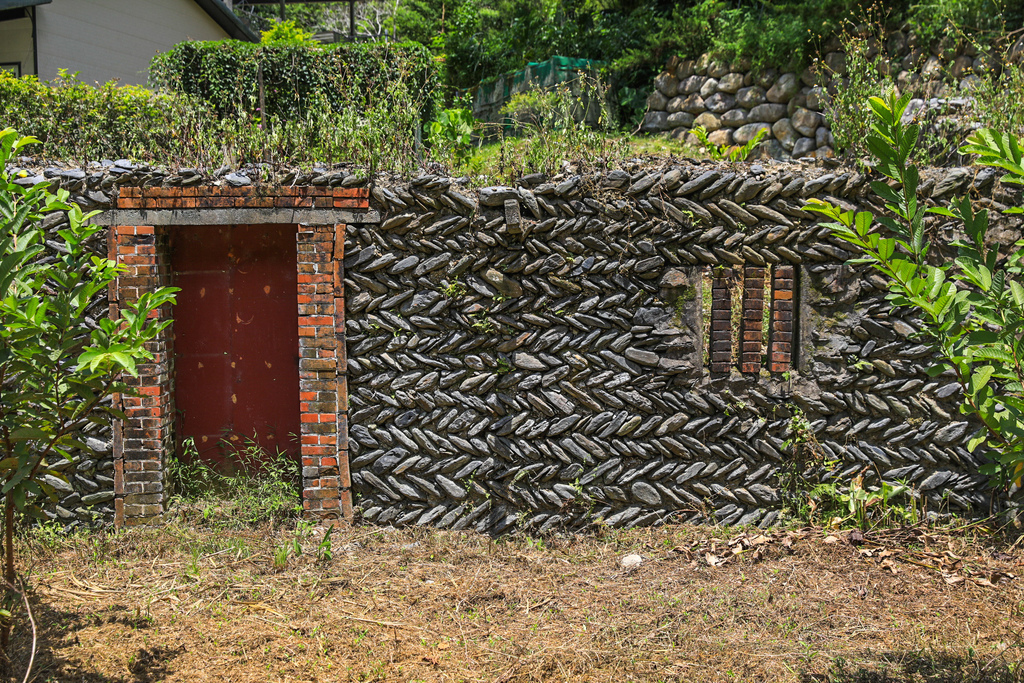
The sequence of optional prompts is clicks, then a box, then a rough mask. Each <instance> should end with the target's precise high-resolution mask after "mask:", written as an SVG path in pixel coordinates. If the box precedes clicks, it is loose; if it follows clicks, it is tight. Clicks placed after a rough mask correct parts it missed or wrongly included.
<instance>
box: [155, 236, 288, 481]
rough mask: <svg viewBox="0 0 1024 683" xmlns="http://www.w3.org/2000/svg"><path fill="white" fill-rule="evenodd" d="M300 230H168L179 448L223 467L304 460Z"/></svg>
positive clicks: (225, 468) (227, 468) (232, 467)
mask: <svg viewBox="0 0 1024 683" xmlns="http://www.w3.org/2000/svg"><path fill="white" fill-rule="evenodd" d="M295 234H296V228H295V226H279V225H230V226H229V225H219V226H190V227H182V228H175V229H174V230H172V231H171V249H170V251H171V268H172V271H173V274H174V284H175V286H177V287H180V288H181V292H180V293H179V294H178V303H177V305H176V306H175V307H174V355H175V363H174V374H175V404H176V409H177V411H178V428H177V430H176V431H177V441H178V444H179V453H180V452H181V449H180V444H181V443H182V441H183V440H184V439H186V438H192V439H193V440H194V441H195V445H196V448H197V449H198V451H199V455H200V457H201V458H202V459H203V460H204V461H205V462H208V463H210V464H214V465H216V466H218V467H220V468H222V469H224V470H228V471H230V470H232V469H234V468H235V466H236V463H237V459H236V458H235V457H234V456H235V454H237V452H238V451H239V450H241V449H248V448H250V447H251V446H252V445H257V446H259V447H260V448H262V449H263V451H264V452H265V453H268V454H274V453H277V452H279V451H283V452H287V453H289V454H290V455H291V456H292V457H294V458H296V459H297V458H298V454H299V442H298V438H299V437H298V435H299V428H300V426H299V362H298V356H299V337H298V305H297V301H296V288H297V279H298V278H297V273H296V246H295Z"/></svg>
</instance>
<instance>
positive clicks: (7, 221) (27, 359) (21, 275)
mask: <svg viewBox="0 0 1024 683" xmlns="http://www.w3.org/2000/svg"><path fill="white" fill-rule="evenodd" d="M33 142H36V140H35V138H31V137H19V135H18V133H17V132H16V131H14V130H13V129H10V128H7V129H4V130H0V482H2V486H0V493H2V495H3V515H4V570H3V579H4V583H5V584H6V586H5V587H6V589H7V590H6V594H5V600H4V601H3V604H2V606H0V650H2V652H0V656H2V657H3V658H4V659H7V657H6V654H7V646H8V642H9V636H10V630H11V618H12V614H13V611H14V608H15V599H16V597H17V595H16V593H15V590H14V586H15V582H16V581H17V575H16V573H15V557H14V524H15V522H16V519H17V518H18V517H19V516H22V515H25V516H34V517H42V516H43V515H42V511H41V510H40V508H39V507H38V505H37V502H38V501H39V500H40V499H41V498H43V497H47V496H50V497H52V496H53V495H54V489H53V487H52V486H50V485H49V484H48V483H46V480H45V479H44V477H55V478H57V479H60V480H64V475H63V474H61V473H60V472H59V471H57V470H54V469H53V466H54V465H56V464H58V463H60V462H62V461H65V460H68V459H70V458H71V457H72V456H71V452H72V451H73V450H75V449H82V450H85V449H86V446H85V444H83V443H82V442H81V441H80V440H79V437H78V434H79V432H80V430H81V429H82V428H83V427H84V426H85V425H86V424H88V423H89V422H93V421H96V420H100V419H103V418H104V417H106V418H108V419H109V417H118V416H119V415H120V414H119V413H118V411H117V410H116V409H114V408H113V407H111V405H110V402H109V401H108V399H109V398H110V396H111V394H113V393H121V394H129V395H131V394H133V393H134V391H133V389H132V388H131V387H130V386H129V385H128V384H126V383H125V382H124V381H122V379H121V376H122V374H128V375H133V376H136V375H137V370H136V363H137V362H139V361H140V360H144V359H148V358H151V354H150V352H149V351H148V350H147V349H146V347H145V345H146V343H147V342H148V341H150V340H152V339H153V338H155V337H156V335H157V334H158V333H159V332H160V331H161V330H162V329H164V327H166V326H167V325H168V324H169V321H167V320H163V321H161V320H156V319H150V317H149V315H150V313H151V312H153V311H154V310H156V309H157V308H159V307H160V306H163V305H165V304H169V303H173V301H174V294H173V293H174V291H176V290H173V289H169V288H164V289H160V290H157V291H153V292H147V293H144V294H142V295H141V296H140V297H139V299H138V301H137V302H136V303H134V304H126V305H124V306H123V307H122V309H121V314H120V318H119V319H117V320H112V319H108V318H102V319H100V320H98V321H97V323H96V325H95V326H93V325H90V324H89V323H88V322H87V321H86V310H87V309H88V307H89V306H90V304H91V303H92V302H93V300H94V297H96V296H97V295H100V294H101V293H102V292H103V291H104V290H105V289H106V288H107V286H108V285H109V284H110V283H111V282H112V281H113V280H114V278H115V277H116V276H117V275H118V273H119V272H121V270H122V269H121V268H119V267H118V266H117V265H116V264H115V263H113V262H112V261H108V260H107V259H106V258H101V257H99V256H97V255H96V254H95V252H94V249H95V240H94V238H95V237H96V236H97V233H98V232H99V231H100V230H101V228H100V227H99V226H95V225H88V224H87V223H86V221H87V219H88V218H89V217H90V216H92V215H93V214H83V213H82V210H81V209H80V208H79V207H78V206H76V205H74V204H69V203H68V202H67V198H68V193H67V192H66V191H65V190H59V191H57V192H56V193H54V192H51V191H50V190H49V188H48V185H47V184H46V183H41V184H38V185H35V186H34V187H23V186H21V185H18V184H16V183H15V182H14V180H15V179H14V178H12V177H10V175H9V174H8V172H7V170H6V168H7V163H8V161H9V160H10V159H11V158H13V157H14V156H16V155H17V154H18V151H19V150H21V149H22V148H23V147H25V146H26V145H28V144H31V143H33ZM61 213H62V214H65V216H66V223H65V222H64V220H63V219H61V221H60V222H59V223H58V224H61V223H63V227H60V228H59V229H58V230H57V231H56V234H47V233H46V232H45V231H44V230H43V228H42V225H41V222H42V219H43V217H44V216H51V215H54V214H61ZM54 242H56V248H55V253H54V252H47V253H46V255H45V258H44V250H45V248H46V244H47V243H50V244H53V243H54ZM51 481H52V479H51ZM8 661H9V659H8Z"/></svg>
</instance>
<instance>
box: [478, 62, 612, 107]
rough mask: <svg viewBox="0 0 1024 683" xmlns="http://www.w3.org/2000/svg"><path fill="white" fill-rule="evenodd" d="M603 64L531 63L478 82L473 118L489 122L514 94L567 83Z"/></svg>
mask: <svg viewBox="0 0 1024 683" xmlns="http://www.w3.org/2000/svg"><path fill="white" fill-rule="evenodd" d="M602 64H603V62H599V61H596V60H593V59H579V58H577V57H552V58H550V59H547V60H545V61H543V62H530V63H529V64H527V65H526V68H524V69H520V70H519V71H516V72H514V73H508V74H502V75H501V76H498V77H497V78H495V79H492V80H488V81H484V82H481V83H480V85H478V86H477V87H476V88H475V92H474V93H473V115H474V116H476V117H477V118H478V119H483V120H489V119H491V118H492V116H493V115H495V114H496V113H497V112H498V111H499V110H500V109H501V107H502V106H503V105H504V104H505V102H506V101H508V99H509V98H510V97H511V96H512V95H515V94H516V93H521V92H525V91H527V90H531V89H534V88H549V87H551V86H553V85H557V84H558V83H564V82H565V81H570V80H572V79H574V78H576V77H577V75H578V74H579V72H581V71H596V70H597V69H598V68H600V67H601V65H602Z"/></svg>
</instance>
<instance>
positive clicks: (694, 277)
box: [22, 163, 1020, 533]
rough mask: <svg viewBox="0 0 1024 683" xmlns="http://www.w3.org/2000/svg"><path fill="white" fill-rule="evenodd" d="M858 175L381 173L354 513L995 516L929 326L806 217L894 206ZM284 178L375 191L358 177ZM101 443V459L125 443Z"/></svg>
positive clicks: (1002, 196)
mask: <svg viewBox="0 0 1024 683" xmlns="http://www.w3.org/2000/svg"><path fill="white" fill-rule="evenodd" d="M49 175H51V176H52V177H53V179H55V180H60V181H61V182H62V183H63V184H64V185H65V186H66V187H69V189H71V190H72V191H73V192H74V193H75V194H76V196H77V197H78V198H79V200H80V201H82V202H83V203H84V204H86V205H87V206H90V207H99V208H105V207H107V206H108V205H109V201H110V197H111V196H112V195H113V194H115V193H116V192H117V191H118V187H119V186H122V185H180V184H182V183H188V184H194V185H197V186H202V185H205V184H209V183H216V184H232V183H248V182H251V181H249V179H248V178H247V177H246V176H245V175H244V174H241V173H239V174H232V175H230V176H224V177H219V178H217V177H201V176H199V175H198V174H197V175H195V176H192V175H186V174H183V173H177V174H172V173H168V172H161V171H159V170H157V169H151V168H145V167H141V168H134V169H132V168H127V167H126V166H121V167H116V166H107V167H97V168H95V169H91V170H90V172H89V173H87V174H86V173H83V174H81V177H76V176H73V175H71V174H70V173H69V172H67V171H60V170H59V169H53V170H52V171H50V172H49ZM193 178H198V180H193ZM36 179H37V178H35V177H31V176H30V177H28V178H25V179H23V181H22V182H32V181H34V180H36ZM868 180H869V179H868V178H866V177H865V176H864V175H862V174H860V173H857V172H853V171H845V170H841V169H838V168H833V169H828V168H810V167H801V166H794V165H789V164H765V165H763V166H761V165H756V164H755V165H752V166H749V165H736V166H721V165H713V164H691V163H686V164H682V165H676V166H667V165H654V164H649V165H643V164H635V165H633V166H630V167H628V168H626V169H623V170H615V171H611V172H608V173H604V174H599V175H591V176H575V175H564V176H557V177H554V178H550V179H549V178H544V177H540V176H531V177H527V178H524V179H522V181H521V182H520V184H519V186H517V187H491V188H483V189H480V190H472V189H468V188H466V187H464V186H460V184H459V183H458V182H457V181H453V180H452V179H450V178H444V177H438V176H430V175H427V176H422V177H419V178H415V179H413V180H412V181H411V182H408V183H405V182H390V181H388V179H386V178H379V179H377V182H376V183H375V184H374V185H373V186H372V188H371V208H372V209H374V210H376V211H378V212H379V213H380V220H379V223H376V224H373V223H364V224H361V225H349V227H348V229H347V230H346V232H345V245H344V254H345V260H344V262H343V273H342V274H343V275H344V291H345V298H346V301H345V310H346V321H345V329H344V332H343V335H342V336H343V337H344V339H343V341H344V343H345V345H346V348H347V364H348V372H347V377H348V385H347V391H348V406H347V408H348V417H349V422H348V432H349V434H348V453H349V456H350V467H351V472H352V485H353V490H354V494H355V499H356V507H357V509H358V510H360V511H361V516H362V518H363V519H365V520H367V521H369V522H373V523H378V524H423V525H428V524H429V525H438V526H443V527H449V528H460V529H463V528H475V529H478V530H480V531H486V532H489V533H500V532H505V531H509V530H512V529H516V528H525V527H529V528H533V529H552V528H558V527H569V528H576V527H579V526H582V525H585V524H589V523H592V522H594V521H595V520H601V521H602V522H603V523H605V524H609V525H624V526H631V525H640V524H654V523H659V522H662V521H666V520H673V519H674V520H689V521H716V522H720V523H729V524H732V523H743V524H760V525H769V524H772V523H773V522H775V521H776V520H777V519H778V518H779V514H780V511H781V510H782V508H783V507H784V506H785V505H786V493H785V485H786V482H792V481H804V482H813V481H816V480H819V479H820V480H822V481H829V482H834V483H839V484H841V483H847V482H849V480H850V479H851V478H852V477H855V476H858V475H863V476H864V478H865V480H866V481H867V482H869V483H870V482H877V481H878V479H879V477H882V478H884V479H886V480H901V481H907V482H908V483H910V484H912V485H913V486H914V488H915V491H916V494H917V495H918V496H919V499H920V500H921V501H922V502H923V503H924V504H925V505H926V506H927V508H928V509H929V510H931V511H934V512H958V513H963V514H971V513H972V512H974V511H977V510H981V509H983V508H986V507H987V505H988V502H989V492H988V491H987V490H986V488H985V486H984V484H985V482H984V478H983V477H981V476H979V475H978V474H977V466H978V464H979V463H978V460H977V458H976V457H975V456H973V455H971V454H969V453H968V452H967V450H966V448H965V447H964V444H965V443H966V440H967V438H968V437H969V435H970V432H971V431H972V430H971V429H970V425H969V424H968V423H967V422H964V421H962V419H961V418H960V416H959V414H958V412H957V405H958V396H959V391H960V390H959V387H958V386H957V385H956V383H955V382H954V381H953V379H952V378H951V377H946V376H940V377H938V378H934V379H933V378H929V377H928V376H927V375H926V374H925V372H924V369H925V368H926V367H927V365H928V356H929V351H928V348H927V347H926V346H924V345H922V344H921V343H920V342H919V341H917V340H916V339H915V338H914V333H915V330H916V327H915V321H914V320H912V319H910V318H908V317H906V316H905V315H903V314H902V313H896V314H893V313H891V312H890V307H889V305H888V303H887V302H886V301H885V298H884V294H885V282H884V281H883V280H882V279H881V278H880V277H879V276H877V275H874V274H872V273H870V272H863V271H860V270H856V269H854V268H853V267H851V266H849V265H846V263H845V261H846V260H847V258H848V256H849V254H848V253H847V252H846V251H844V249H843V244H842V243H841V242H838V241H836V240H834V239H832V238H831V236H830V235H829V233H828V231H827V229H824V228H823V227H821V225H820V224H819V222H818V219H817V218H816V217H815V216H814V215H812V214H809V213H806V212H804V211H802V210H801V208H800V207H801V206H802V205H803V202H804V201H805V200H806V199H807V198H809V197H819V198H823V199H827V200H829V201H833V202H838V203H840V204H842V205H843V206H845V207H847V208H855V207H866V208H870V209H872V210H875V211H879V210H880V209H879V207H878V206H877V202H875V201H874V200H873V199H872V196H871V195H870V190H869V188H868ZM275 182H283V183H284V184H289V185H293V184H294V185H303V184H311V183H312V184H330V185H349V186H351V185H360V184H362V183H363V181H362V180H361V179H360V178H359V177H357V176H355V175H352V174H351V173H348V172H345V171H336V172H333V173H330V172H326V171H325V172H318V173H308V174H300V173H295V172H293V173H291V174H289V175H287V176H284V177H278V178H277V179H276V180H275ZM199 191H200V192H201V191H202V189H201V187H200V190H199ZM968 191H969V192H971V193H973V194H974V195H975V196H976V197H978V200H979V202H981V203H983V204H985V205H987V206H989V207H991V208H999V207H1001V206H1005V205H1019V203H1020V195H1019V191H1015V190H1012V189H1010V188H1007V187H1004V186H1002V185H1001V184H1000V183H998V182H997V181H996V176H995V174H994V173H993V172H992V171H991V169H980V170H979V169H976V168H961V169H949V170H943V171H926V172H925V173H924V181H923V184H922V195H924V196H925V197H927V199H926V201H928V202H930V203H939V204H943V203H945V201H946V200H947V199H948V198H949V197H950V196H952V195H953V194H962V193H964V192H968ZM1015 192H1016V194H1015ZM928 220H929V221H936V222H935V223H934V224H933V225H932V226H931V227H932V228H933V229H934V231H935V234H939V235H942V236H943V237H944V238H950V237H951V234H950V232H949V230H948V229H947V227H948V226H945V225H943V224H941V223H939V222H938V221H944V220H945V219H942V218H939V217H932V218H929V219H928ZM996 223H997V225H996V229H995V234H996V235H997V236H1005V237H1006V239H1007V241H1010V240H1012V239H1015V238H1016V236H1017V235H1019V230H1020V225H1019V223H1011V222H1008V221H1007V220H1006V219H1004V218H1001V217H999V218H996ZM766 281H767V282H768V287H767V289H766V288H765V282H766ZM705 288H710V291H709V292H707V294H706V290H705ZM765 309H767V314H765ZM764 321H767V323H768V326H767V331H766V329H765V328H764V327H763V323H764ZM339 334H340V335H341V332H340V331H339ZM339 341H342V340H341V339H339ZM342 408H343V407H342ZM798 411H799V412H798ZM798 415H802V417H799V418H798V421H800V423H801V424H803V425H804V427H805V429H804V430H802V431H803V437H802V438H806V439H808V440H807V441H806V443H805V445H804V448H803V451H802V455H801V456H800V459H799V460H798V459H797V458H796V455H797V454H796V453H795V452H794V447H793V444H794V432H793V420H794V416H798ZM106 434H107V432H99V433H97V434H96V435H94V436H93V438H94V441H92V442H90V445H95V446H96V447H97V448H99V450H100V451H101V452H103V453H109V450H110V448H109V445H108V443H107V442H106V439H107V438H108V437H107V436H106ZM339 438H341V436H339ZM106 462H109V460H107V459H104V456H100V457H99V458H97V457H96V456H92V455H85V454H83V455H80V456H79V460H78V461H77V462H76V463H75V464H74V465H73V466H74V467H75V468H76V469H77V470H79V471H80V472H82V476H81V477H75V478H74V482H75V485H76V487H79V488H78V490H77V491H75V492H66V493H67V495H66V496H64V497H63V499H62V500H61V501H60V508H57V509H53V514H54V516H55V517H56V518H58V519H61V520H64V521H66V522H68V523H69V524H75V523H77V521H76V520H79V519H86V518H89V517H90V516H91V515H92V514H93V513H99V514H100V515H101V516H106V517H109V514H110V512H111V511H110V510H108V509H107V507H106V500H108V499H104V500H99V499H96V500H95V502H92V503H91V504H90V499H88V498H86V496H87V495H96V493H95V492H100V493H101V494H102V495H106V492H108V491H111V484H112V481H110V480H109V477H107V478H105V479H101V478H100V477H104V476H106V475H104V474H102V473H103V472H105V471H108V470H109V469H111V468H112V465H111V466H107V465H104V464H103V463H106Z"/></svg>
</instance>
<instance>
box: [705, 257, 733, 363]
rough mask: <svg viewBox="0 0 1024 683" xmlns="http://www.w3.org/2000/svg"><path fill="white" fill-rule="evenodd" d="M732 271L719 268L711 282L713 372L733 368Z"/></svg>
mask: <svg viewBox="0 0 1024 683" xmlns="http://www.w3.org/2000/svg"><path fill="white" fill-rule="evenodd" d="M731 286H732V269H731V268H719V269H717V270H716V271H715V273H714V278H713V279H712V280H711V363H710V364H709V369H710V371H711V372H729V368H730V367H732V293H731V292H730V290H729V288H730V287H731Z"/></svg>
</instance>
